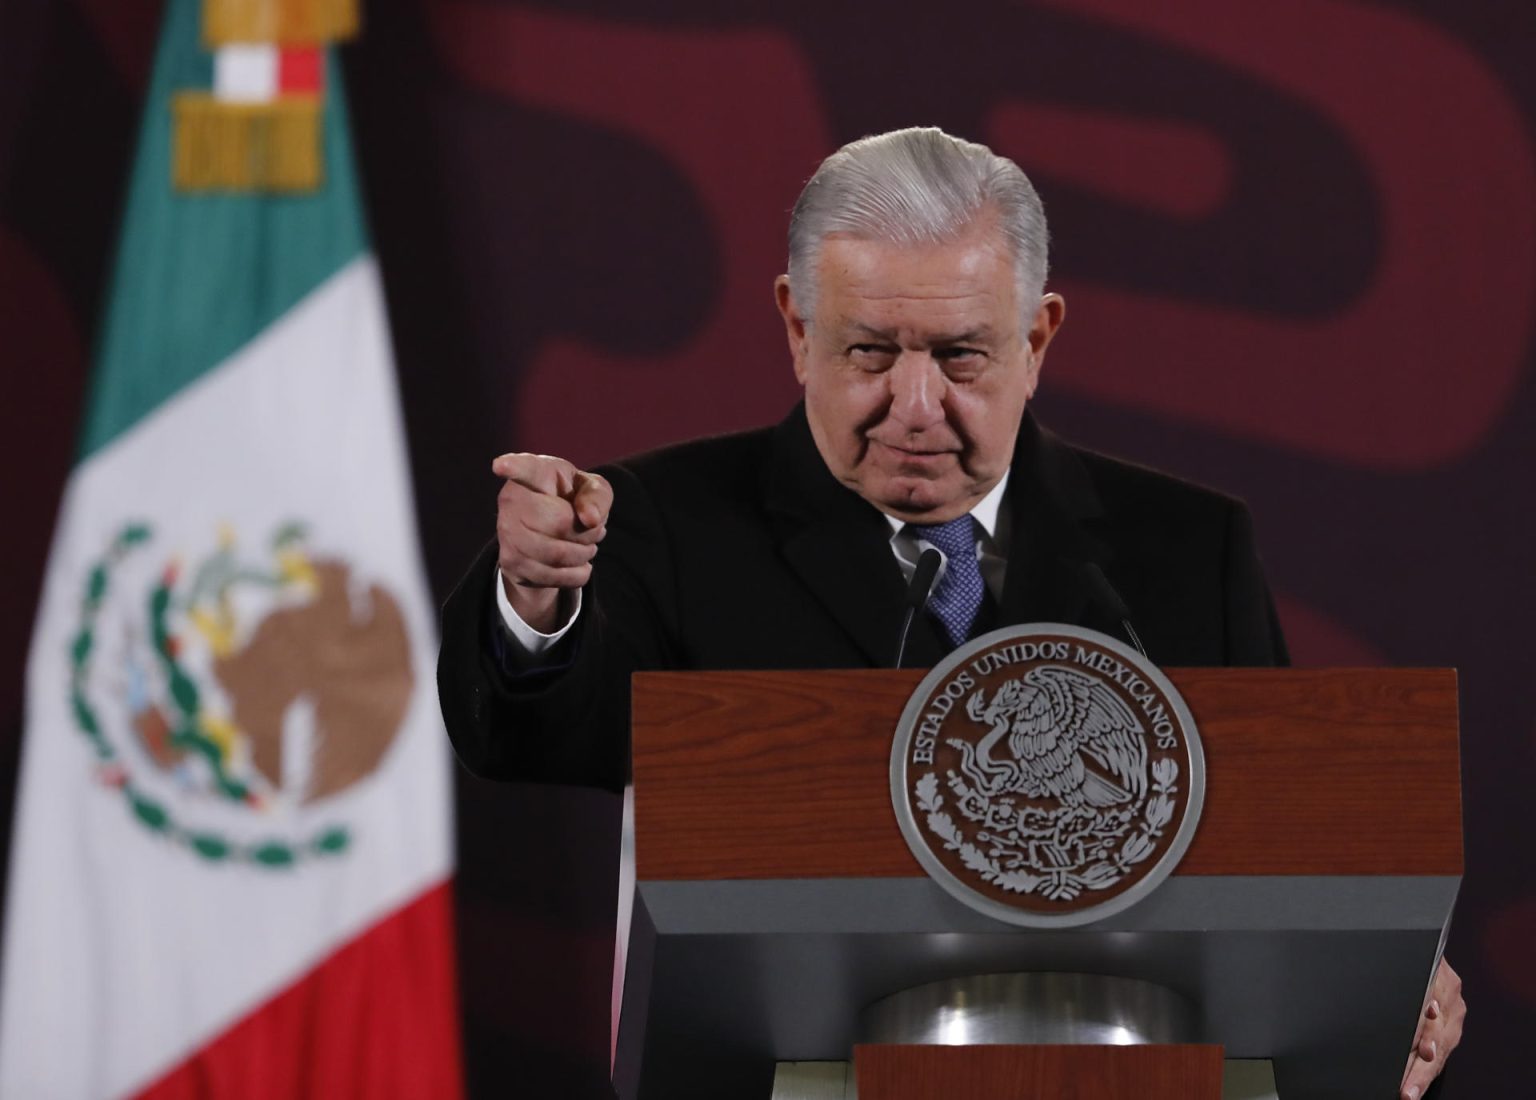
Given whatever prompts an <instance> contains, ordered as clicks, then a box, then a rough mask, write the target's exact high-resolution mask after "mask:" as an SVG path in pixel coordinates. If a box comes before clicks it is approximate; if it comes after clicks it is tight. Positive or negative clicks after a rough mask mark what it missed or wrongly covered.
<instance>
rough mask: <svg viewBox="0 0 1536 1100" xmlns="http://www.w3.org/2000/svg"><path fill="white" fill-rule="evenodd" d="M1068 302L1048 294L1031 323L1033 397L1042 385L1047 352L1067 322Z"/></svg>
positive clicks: (1030, 387)
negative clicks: (1041, 380)
mask: <svg viewBox="0 0 1536 1100" xmlns="http://www.w3.org/2000/svg"><path fill="white" fill-rule="evenodd" d="M1066 316H1067V300H1066V299H1065V298H1063V297H1062V296H1061V295H1060V294H1047V295H1045V297H1043V298H1041V299H1040V305H1039V306H1038V307H1037V308H1036V309H1035V316H1034V318H1033V319H1032V320H1031V321H1030V325H1029V335H1028V337H1027V339H1028V340H1029V393H1030V396H1031V397H1033V396H1034V393H1035V387H1036V386H1038V385H1039V384H1040V367H1041V366H1042V365H1043V364H1044V363H1045V350H1046V349H1047V348H1048V347H1050V346H1051V341H1052V340H1053V339H1055V337H1056V332H1057V330H1058V329H1060V328H1061V322H1062V321H1064V320H1066Z"/></svg>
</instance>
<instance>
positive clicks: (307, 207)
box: [79, 0, 368, 460]
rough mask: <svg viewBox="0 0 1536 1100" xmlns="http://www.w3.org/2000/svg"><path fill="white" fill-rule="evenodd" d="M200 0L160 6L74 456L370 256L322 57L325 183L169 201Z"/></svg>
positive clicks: (335, 84)
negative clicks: (309, 189)
mask: <svg viewBox="0 0 1536 1100" xmlns="http://www.w3.org/2000/svg"><path fill="white" fill-rule="evenodd" d="M201 6H202V5H201V3H200V2H199V0H170V2H169V4H168V5H167V14H166V20H165V26H164V29H163V30H162V32H161V37H160V45H159V50H158V53H157V55H156V58H155V71H154V76H153V78H152V80H151V82H150V90H149V97H148V99H147V101H146V105H145V110H144V121H143V126H142V128H141V131H140V134H139V147H138V153H137V155H136V157H135V160H134V166H133V177H132V180H131V182H130V184H129V192H128V204H127V209H126V212H125V214H124V220H123V234H122V240H121V242H120V244H119V250H118V256H117V263H116V267H115V269H114V271H113V276H112V283H111V297H110V301H109V304H108V307H107V315H106V321H105V324H104V326H103V329H102V334H101V339H100V344H99V347H98V349H97V359H96V366H95V370H94V372H93V375H92V379H91V385H90V390H89V395H88V397H87V400H86V413H85V420H84V425H83V428H82V433H81V439H80V456H79V457H80V458H81V459H82V460H83V459H84V458H86V457H88V456H89V455H91V454H93V453H94V452H96V451H98V450H100V449H101V448H102V447H104V446H106V445H107V444H108V443H110V442H111V441H112V440H113V439H114V438H116V437H117V436H118V435H119V434H121V433H122V432H124V431H126V430H127V429H128V428H130V427H132V426H133V425H134V424H135V423H137V422H138V421H139V420H140V419H141V418H142V417H144V416H145V415H147V414H148V413H150V412H152V411H153V410H154V409H155V408H156V407H157V406H158V405H160V403H161V402H163V401H165V400H166V399H167V398H168V397H170V396H172V395H173V394H175V393H176V392H177V391H178V390H180V389H181V388H182V387H184V386H186V385H188V384H189V383H191V382H193V381H195V380H196V379H197V378H198V377H199V376H200V375H202V374H204V373H205V372H207V371H209V370H211V369H213V368H214V367H215V366H217V365H218V364H219V363H221V362H223V361H224V360H225V359H227V358H229V356H230V355H232V354H233V353H234V352H235V351H237V350H239V348H241V347H242V346H243V345H244V344H246V343H247V342H249V341H250V340H251V339H252V338H254V337H255V336H256V335H257V334H259V333H260V332H261V331H262V329H264V328H265V327H266V326H267V325H268V324H270V323H271V322H272V321H274V320H275V319H276V318H277V317H278V316H279V315H281V314H282V313H284V312H286V311H287V310H289V309H290V308H292V307H293V305H294V304H296V303H297V302H298V301H299V300H300V299H301V298H303V297H304V296H305V295H306V294H308V293H309V292H310V291H311V290H313V289H315V288H316V287H317V286H319V285H320V284H321V283H322V282H324V281H325V280H326V279H327V278H329V277H330V276H331V275H333V274H335V273H336V272H337V271H339V270H340V269H341V268H342V267H343V266H345V265H346V264H347V263H348V262H349V261H351V260H352V259H354V258H356V257H357V256H359V255H361V254H362V253H363V252H364V251H365V250H366V249H367V247H368V239H367V230H366V229H365V228H364V224H363V217H362V210H361V204H360V199H359V192H358V186H357V176H356V170H355V168H354V165H353V162H352V151H351V140H350V134H349V131H348V126H347V112H346V104H345V102H344V99H343V89H342V86H341V79H340V75H341V74H340V71H339V67H338V66H337V65H336V64H335V59H334V56H333V55H332V54H331V52H330V51H327V56H326V74H325V108H324V122H323V124H322V125H323V133H324V139H323V140H324V157H325V160H324V174H325V175H324V183H323V185H322V186H321V188H320V190H318V191H317V192H315V193H313V194H307V195H297V196H271V195H233V194H217V193H215V194H178V193H176V192H175V191H173V190H172V188H171V96H172V94H173V93H175V92H179V91H185V90H203V91H206V90H208V89H209V88H210V87H211V85H212V80H213V60H212V55H211V54H210V53H209V52H208V51H207V50H206V49H205V48H204V47H203V44H202V36H201V28H200V26H199V19H200V9H201Z"/></svg>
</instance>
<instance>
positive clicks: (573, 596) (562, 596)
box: [496, 567, 582, 663]
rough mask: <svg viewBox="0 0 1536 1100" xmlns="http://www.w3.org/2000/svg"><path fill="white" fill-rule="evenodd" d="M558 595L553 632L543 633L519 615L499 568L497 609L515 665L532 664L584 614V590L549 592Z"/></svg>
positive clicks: (497, 573) (544, 631) (497, 575)
mask: <svg viewBox="0 0 1536 1100" xmlns="http://www.w3.org/2000/svg"><path fill="white" fill-rule="evenodd" d="M548 591H550V592H552V593H554V596H555V599H554V604H555V615H554V623H553V624H552V625H553V626H554V629H553V630H539V629H538V628H537V627H535V626H532V625H530V624H529V623H528V622H527V621H526V620H525V619H524V618H523V617H522V615H520V614H519V613H518V610H517V608H515V607H514V606H513V605H512V601H511V599H510V598H508V596H507V584H506V580H505V578H504V577H503V576H502V572H501V569H500V567H497V569H496V609H497V611H498V613H499V617H500V619H501V625H502V627H503V629H504V630H505V632H506V636H507V639H508V640H509V641H510V642H511V643H512V645H511V646H510V647H509V649H510V652H509V656H510V657H511V658H512V659H513V661H514V662H515V663H522V662H526V661H530V660H532V659H533V658H535V657H538V656H539V655H540V654H542V653H544V652H546V651H547V650H549V649H552V648H553V647H554V646H555V644H556V643H557V642H559V641H560V639H561V638H563V637H565V635H566V633H567V632H568V631H569V630H570V629H571V627H572V626H573V625H574V624H575V622H576V618H577V616H578V615H580V614H581V604H582V598H581V589H579V588H575V589H549V590H548Z"/></svg>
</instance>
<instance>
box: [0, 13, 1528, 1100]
mask: <svg viewBox="0 0 1536 1100" xmlns="http://www.w3.org/2000/svg"><path fill="white" fill-rule="evenodd" d="M158 15H159V3H158V2H157V0H73V2H70V0H9V3H8V5H7V7H6V9H5V12H4V17H3V18H4V22H3V24H0V363H3V366H4V374H3V376H0V377H3V379H4V383H5V399H4V401H3V402H0V470H3V471H4V473H3V484H4V486H5V489H4V494H5V495H4V501H3V508H4V515H5V518H6V528H7V532H8V534H7V537H6V539H5V541H4V543H3V554H4V558H3V561H0V576H4V577H5V578H6V583H5V585H4V587H3V589H0V776H3V777H4V784H3V787H4V791H5V801H4V804H3V805H0V811H4V812H3V814H0V816H3V819H4V820H7V821H8V820H9V794H10V791H9V788H10V786H11V779H12V777H13V776H14V774H15V758H16V749H17V741H18V738H19V730H20V724H21V709H22V702H21V683H22V669H23V663H24V657H25V652H26V647H27V644H28V637H29V634H30V630H31V623H32V617H33V614H34V612H35V606H36V597H37V587H38V580H39V578H40V575H41V571H42V568H43V560H44V556H45V553H46V548H47V543H48V539H49V537H50V532H51V529H52V523H53V518H54V512H55V508H56V504H57V497H58V492H59V489H60V487H61V485H62V484H63V481H64V478H65V476H66V474H67V471H68V469H69V465H70V454H71V450H72V446H73V443H72V441H73V436H74V430H75V422H76V419H77V415H78V410H79V405H80V400H81V394H82V390H83V387H84V384H85V372H86V365H87V361H88V358H89V348H90V346H91V343H92V333H93V332H94V329H95V324H96V319H97V317H98V316H99V314H100V310H101V305H102V299H103V294H104V291H105V275H106V272H107V270H108V267H109V258H110V256H111V252H112V248H113V242H114V241H115V237H116V231H117V219H118V212H119V210H120V206H121V196H122V194H123V188H124V183H125V178H126V171H127V167H128V158H129V153H130V151H131V147H132V142H133V138H134V132H135V128H136V122H137V116H138V112H139V109H140V106H141V102H140V101H141V96H142V94H143V89H144V87H145V84H146V80H147V75H148V70H149V64H150V60H151V57H152V51H153V43H154V36H155V31H156V26H157V20H158ZM1533 42H1536V8H1532V6H1531V5H1530V4H1529V2H1528V0H1456V2H1454V3H1452V2H1450V0H1400V2H1395V3H1371V4H1365V3H1345V2H1342V0H1290V2H1288V3H1286V4H1271V5H1250V4H1232V3H1230V2H1228V0H1169V2H1168V3H1164V4H1149V3H1146V2H1145V0H1076V2H1068V0H1044V2H1037V3H1032V4H1026V3H1018V4H1005V3H980V4H974V5H968V6H966V5H953V4H948V5H935V4H930V3H920V2H917V0H889V2H887V3H884V4H879V5H871V4H848V5H835V4H828V3H807V2H793V0H780V2H778V3H772V4H766V3H750V4H748V3H737V4H731V5H722V4H718V3H710V2H706V0H671V2H653V3H650V4H647V5H645V6H644V10H643V11H641V10H640V9H639V8H638V6H636V5H630V4H623V3H618V2H614V0H584V2H571V3H564V4H548V3H546V4H539V3H516V4H514V3H498V2H491V0H479V2H455V3H424V2H420V0H371V2H370V3H368V4H367V28H366V31H365V33H364V36H363V37H362V38H361V39H360V40H359V41H358V42H357V43H355V44H353V45H352V46H350V47H348V48H347V49H346V50H345V51H344V53H345V66H346V77H347V86H348V91H349V92H350V96H351V102H352V108H353V112H354V122H355V138H356V143H357V147H358V151H359V155H360V158H361V161H362V165H363V171H364V179H365V181H366V186H367V200H368V204H369V207H370V211H369V212H370V216H371V222H372V227H373V232H374V236H375V240H376V243H377V247H378V252H379V255H380V259H381V262H382V264H383V271H384V278H385V282H386V286H387V290H388V294H389V298H390V308H391V313H392V320H393V325H394V335H395V340H396V345H397V351H398V356H399V367H400V377H401V383H402V387H403V392H404V398H405V407H406V417H407V422H408V427H409V431H410V444H411V450H412V458H413V466H414V471H415V478H416V492H417V507H418V511H419V514H420V517H421V527H422V536H423V543H424V546H425V550H426V555H427V561H428V566H429V569H430V573H431V580H432V583H433V586H434V589H435V592H436V594H437V595H438V596H439V597H441V596H442V595H444V594H445V593H446V591H447V589H448V587H449V586H450V585H451V584H452V582H453V580H454V579H455V577H456V576H457V574H458V573H459V571H460V570H461V569H462V568H463V566H464V565H465V564H466V563H467V561H468V560H469V558H470V557H471V555H472V554H473V552H474V550H475V549H476V547H477V546H478V545H479V544H480V543H481V541H482V540H484V539H485V538H487V537H488V536H489V534H490V532H491V520H492V512H493V508H494V494H495V484H494V482H493V481H492V479H491V478H490V476H489V474H488V472H487V465H488V462H489V459H490V457H491V456H493V455H494V454H496V453H498V452H500V451H504V450H509V449H514V448H516V449H535V450H546V451H553V452H557V453H561V454H564V455H567V456H569V457H571V458H573V459H575V460H577V461H581V462H589V461H592V460H595V459H598V458H603V457H611V456H614V455H617V454H619V453H622V452H625V451H629V450H633V449H635V448H637V447H641V446H645V445H648V444H651V443H655V442H660V441H664V440H669V439H673V438H677V437H679V436H683V435H688V434H695V433H700V432H706V431H716V430H723V429H728V428H734V427H739V426H745V425H750V424H757V423H761V422H765V421H768V420H771V419H775V418H777V417H778V416H779V415H780V413H781V412H782V411H783V409H784V408H785V407H787V405H788V404H789V403H790V402H791V401H792V400H793V399H794V395H795V390H794V385H793V380H792V376H791V374H790V371H789V367H788V362H787V358H786V355H785V351H784V346H783V343H782V335H781V332H780V330H779V328H778V322H777V319H776V316H775V314H774V313H773V309H772V306H771V301H770V282H771V280H772V278H773V276H774V275H775V274H777V273H778V272H779V271H780V270H781V269H782V267H783V233H784V223H785V215H786V213H787V210H788V208H789V206H790V204H791V203H792V202H793V199H794V195H795V193H796V191H797V190H798V188H799V185H800V183H801V182H802V181H803V179H804V178H805V177H806V175H808V174H809V172H810V171H811V170H812V168H813V167H814V165H815V163H816V161H817V160H818V159H819V158H820V157H821V156H823V155H825V154H826V153H827V152H829V151H831V149H832V148H834V147H835V146H836V145H837V144H839V143H841V142H843V141H846V140H849V139H851V138H854V137H857V136H859V135H861V134H864V133H869V132H872V131H876V130H882V129H886V128H889V127H893V126H899V125H907V124H913V123H936V124H939V125H942V126H944V127H946V128H948V129H950V130H952V131H954V132H957V133H960V134H964V135H967V136H970V137H974V138H977V139H980V140H983V141H986V142H988V143H990V144H992V145H993V147H994V148H996V149H998V150H999V151H1000V152H1003V153H1006V154H1008V155H1010V156H1013V157H1015V158H1016V159H1017V160H1018V161H1019V162H1020V163H1021V164H1022V165H1023V166H1024V167H1025V169H1026V170H1027V171H1029V172H1030V173H1031V175H1032V176H1033V177H1034V179H1035V181H1036V183H1037V185H1038V186H1039V188H1040V190H1041V192H1042V194H1043V196H1044V198H1045V202H1046V206H1047V209H1048V211H1049V214H1050V217H1051V222H1052V228H1053V231H1054V236H1055V239H1056V247H1055V250H1054V276H1053V285H1054V286H1055V287H1056V289H1059V290H1061V291H1062V292H1063V293H1065V294H1066V296H1067V298H1068V302H1069V306H1070V309H1069V319H1068V323H1067V326H1066V328H1065V329H1064V331H1063V333H1062V336H1061V337H1060V339H1059V340H1058V342H1057V343H1056V345H1055V346H1054V350H1053V352H1052V355H1051V359H1050V362H1049V363H1048V365H1047V368H1046V375H1045V379H1044V385H1043V388H1042V393H1041V396H1040V398H1039V400H1038V402H1037V409H1038V411H1039V413H1040V415H1041V417H1042V418H1043V419H1044V420H1045V421H1046V422H1047V423H1049V424H1050V425H1051V426H1053V427H1054V428H1056V429H1057V430H1058V431H1061V432H1063V433H1064V434H1066V435H1068V436H1069V437H1070V438H1073V439H1075V440H1077V441H1079V442H1082V443H1086V444H1089V445H1093V446H1097V447H1100V448H1103V449H1106V450H1111V451H1114V452H1117V453H1120V454H1124V455H1127V456H1130V457H1134V458H1136V459H1139V460H1142V461H1145V462H1149V463H1152V464H1154V465H1158V466H1162V467H1164V468H1167V469H1169V470H1172V471H1175V472H1178V473H1181V474H1183V475H1186V476H1189V477H1193V478H1196V479H1199V480H1203V481H1205V482H1207V483H1210V484H1213V485H1216V486H1218V487H1221V488H1223V489H1226V490H1229V491H1232V492H1235V493H1238V494H1240V495H1242V496H1244V497H1246V498H1247V499H1248V500H1249V501H1250V502H1251V504H1252V505H1253V507H1254V510H1255V513H1256V515H1257V517H1258V522H1259V525H1260V534H1261V542H1262V546H1263V548H1264V551H1265V556H1266V561H1267V564H1268V567H1269V571H1270V575H1271V579H1272V581H1273V583H1274V585H1275V587H1276V589H1277V592H1278V595H1279V598H1280V601H1281V607H1282V612H1283V615H1284V617H1285V620H1286V626H1287V629H1288V631H1289V633H1290V637H1291V640H1292V648H1293V651H1294V652H1295V654H1296V657H1297V659H1298V661H1299V662H1302V663H1308V664H1326V663H1337V664H1347V663H1367V664H1368V663H1387V664H1394V665H1454V666H1456V667H1458V668H1459V669H1460V670H1461V673H1462V680H1461V686H1462V722H1463V727H1462V728H1463V760H1464V768H1465V783H1466V824H1467V877H1466V883H1465V886H1464V889H1463V893H1462V899H1461V904H1460V906H1459V908H1458V914H1457V923H1456V927H1455V930H1454V934H1453V937H1452V941H1451V950H1450V955H1451V958H1452V959H1453V960H1454V962H1455V963H1456V965H1457V966H1458V967H1460V968H1461V970H1462V972H1463V973H1464V975H1465V976H1466V980H1467V989H1468V997H1469V1000H1470V1001H1471V1004H1472V1016H1471V1020H1470V1031H1469V1033H1468V1037H1467V1040H1466V1043H1465V1046H1464V1048H1463V1050H1462V1052H1461V1053H1460V1054H1459V1055H1458V1056H1457V1058H1456V1072H1455V1073H1454V1074H1453V1076H1452V1080H1451V1081H1450V1088H1448V1089H1447V1094H1448V1095H1451V1096H1457V1097H1485V1096H1500V1095H1513V1094H1515V1093H1518V1092H1521V1091H1523V1090H1524V1089H1526V1088H1527V1087H1528V1079H1529V1071H1528V1069H1527V1065H1528V1059H1526V1058H1525V1057H1522V1055H1523V1054H1524V1051H1525V1049H1526V1047H1527V1046H1528V1044H1529V1037H1530V1036H1531V1035H1532V1034H1533V1033H1536V876H1533V874H1532V871H1533V868H1536V857H1533V856H1532V854H1531V853H1532V851H1533V849H1536V826H1533V824H1532V820H1531V811H1530V807H1531V804H1532V793H1533V787H1536V714H1533V707H1532V701H1533V696H1536V675H1533V673H1532V670H1531V667H1530V666H1531V663H1532V653H1533V646H1532V643H1531V635H1532V629H1533V623H1536V614H1533V612H1536V568H1533V566H1536V554H1533V552H1536V525H1533V522H1532V518H1531V516H1532V507H1533V499H1536V495H1533V488H1536V486H1533V481H1536V478H1533V472H1536V462H1533V460H1536V446H1533V443H1532V428H1533V426H1536V415H1533V414H1536V380H1533V377H1532V371H1531V365H1532V359H1533V347H1532V321H1533V307H1536V182H1533V181H1536V154H1533V120H1536V78H1533V75H1532V74H1533V73H1536V66H1533V65H1531V63H1530V60H1531V56H1532V53H1531V47H1532V43H1533ZM1359 781H1360V782H1361V783H1370V782H1372V777H1371V776H1370V775H1368V774H1364V775H1361V776H1360V777H1359ZM459 796H460V825H461V828H460V859H461V869H460V878H459V885H460V890H459V898H460V933H461V941H460V948H461V953H462V957H463V966H462V979H463V980H462V989H463V998H464V1000H463V1004H464V1016H465V1030H466V1036H467V1051H468V1059H469V1070H470V1078H471V1082H472V1083H473V1084H474V1086H475V1087H476V1091H477V1092H478V1093H480V1094H482V1095H504V1094H505V1093H506V1089H507V1087H508V1082H517V1083H518V1084H519V1085H521V1086H522V1088H523V1090H525V1091H526V1093H527V1094H528V1095H573V1094H578V1093H579V1092H580V1091H581V1089H582V1088H583V1084H584V1083H591V1082H596V1081H599V1080H601V1078H602V1077H603V1075H604V1072H605V1069H606V1062H607V993H608V963H609V949H610V948H609V940H608V937H609V926H610V922H611V912H612V904H613V896H612V895H613V887H612V885H611V874H612V866H611V857H609V856H607V855H604V854H603V852H604V848H603V846H602V844H601V843H596V844H595V843H594V841H601V840H602V839H603V838H604V837H605V836H606V835H610V834H611V833H612V832H613V831H614V830H615V829H616V818H617V808H616V806H615V804H614V801H613V800H612V799H610V798H609V797H607V796H604V795H597V794H591V793H581V792H564V791H551V790H534V789H526V788H520V787H496V786H492V785H489V784H484V783H480V782H478V781H475V780H471V779H468V778H462V777H461V781H460V787H459ZM573 865H574V866H576V867H578V868H579V871H578V872H577V873H575V874H572V873H571V867H572V866H573ZM1404 1041H1405V1045H1406V1042H1407V1037H1406V1036H1405V1040H1404Z"/></svg>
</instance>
